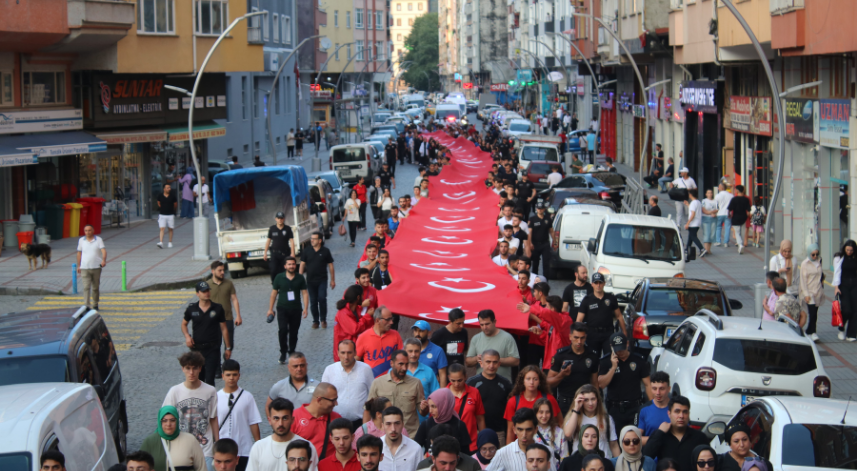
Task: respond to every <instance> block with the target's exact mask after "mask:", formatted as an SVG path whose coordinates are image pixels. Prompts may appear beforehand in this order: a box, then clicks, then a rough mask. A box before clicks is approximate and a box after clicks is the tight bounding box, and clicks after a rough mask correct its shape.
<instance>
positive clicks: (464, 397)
mask: <svg viewBox="0 0 857 471" xmlns="http://www.w3.org/2000/svg"><path fill="white" fill-rule="evenodd" d="M448 378H449V384H448V385H447V386H446V387H447V388H449V390H450V391H452V395H453V396H455V408H454V410H455V412H456V413H458V418H459V419H461V421H462V422H464V424H465V425H467V433H468V434H470V450H469V453H468V454H470V453H474V452H476V448H477V446H476V439H477V434H478V433H479V432H478V431H479V430H482V429H484V428H485V406H484V405H483V404H482V395H481V394H479V390H478V389H476V388H474V387H473V386H468V385H467V384H465V380H467V372H466V371H465V368H464V365H462V364H460V363H453V364H451V365H449V373H448Z"/></svg>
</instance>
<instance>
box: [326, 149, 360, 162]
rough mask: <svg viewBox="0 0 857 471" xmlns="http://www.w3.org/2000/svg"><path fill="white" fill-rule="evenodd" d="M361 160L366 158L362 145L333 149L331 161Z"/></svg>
mask: <svg viewBox="0 0 857 471" xmlns="http://www.w3.org/2000/svg"><path fill="white" fill-rule="evenodd" d="M363 160H366V149H363V148H362V147H346V148H344V149H333V163H341V162H360V161H363Z"/></svg>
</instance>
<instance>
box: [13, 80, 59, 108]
mask: <svg viewBox="0 0 857 471" xmlns="http://www.w3.org/2000/svg"><path fill="white" fill-rule="evenodd" d="M23 75H24V105H47V104H57V103H60V104H64V103H65V72H24V74H23Z"/></svg>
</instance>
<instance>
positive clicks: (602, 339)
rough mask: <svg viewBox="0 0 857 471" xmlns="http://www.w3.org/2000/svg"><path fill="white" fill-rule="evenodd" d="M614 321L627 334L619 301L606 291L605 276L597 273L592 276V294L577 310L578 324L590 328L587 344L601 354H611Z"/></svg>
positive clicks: (588, 295) (581, 302)
mask: <svg viewBox="0 0 857 471" xmlns="http://www.w3.org/2000/svg"><path fill="white" fill-rule="evenodd" d="M614 319H615V320H618V321H619V326H620V327H621V328H622V330H621V331H622V332H627V329H626V328H625V319H624V318H622V311H620V310H619V301H617V300H616V296H614V295H613V294H612V293H608V292H606V291H604V275H603V274H601V273H595V274H594V275H592V294H587V295H586V297H584V298H583V300H582V301H580V307H579V308H578V309H577V322H584V323H586V326H587V327H589V335H588V338H589V341H588V342H587V344H589V346H590V347H592V349H593V350H595V351H596V352H599V353H600V354H608V353H610V346H609V345H607V339H608V338H610V335H611V334H612V333H613V320H614Z"/></svg>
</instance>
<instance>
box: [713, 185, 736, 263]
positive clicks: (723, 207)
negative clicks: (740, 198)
mask: <svg viewBox="0 0 857 471" xmlns="http://www.w3.org/2000/svg"><path fill="white" fill-rule="evenodd" d="M714 201H715V202H717V229H716V230H715V232H714V242H715V244H714V246H715V247H718V246H720V245H722V246H724V247H729V233H730V232H732V231H731V229H732V218H730V217H729V202H730V201H732V193H730V192H729V191H727V190H726V185H725V184H724V183H721V184H720V185H719V186H718V187H717V196H715V197H714ZM721 229H722V232H721Z"/></svg>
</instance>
